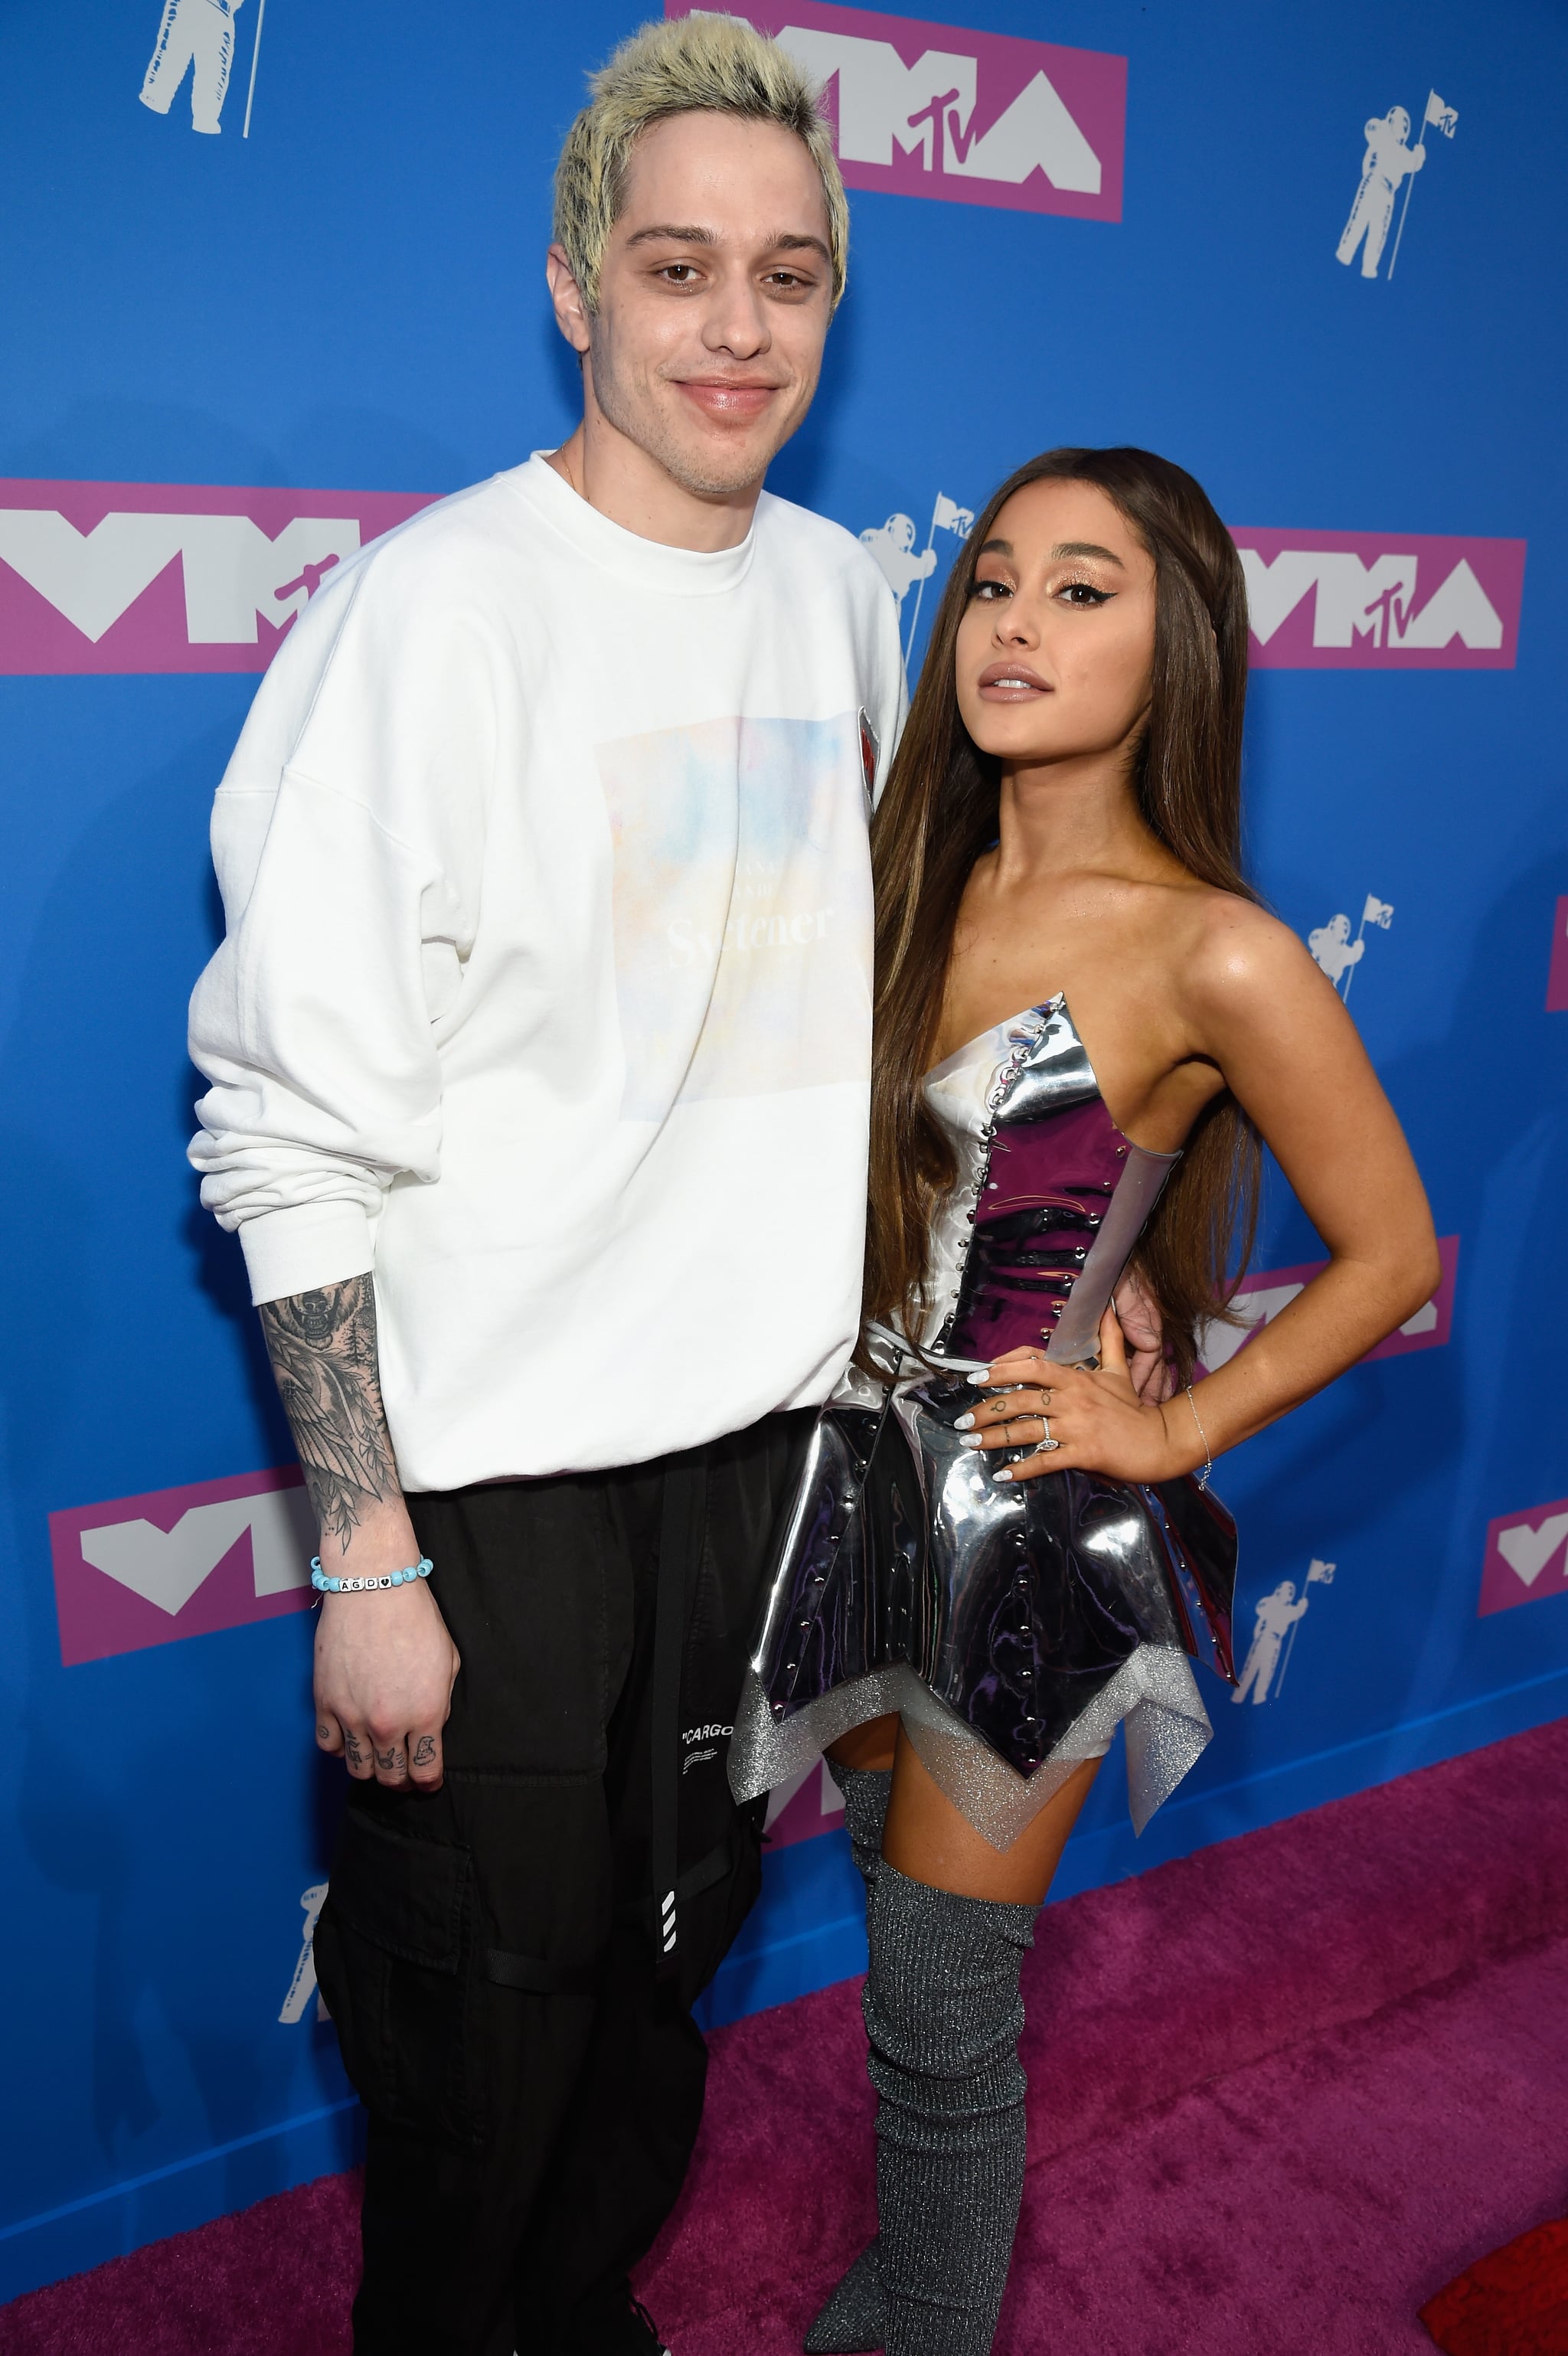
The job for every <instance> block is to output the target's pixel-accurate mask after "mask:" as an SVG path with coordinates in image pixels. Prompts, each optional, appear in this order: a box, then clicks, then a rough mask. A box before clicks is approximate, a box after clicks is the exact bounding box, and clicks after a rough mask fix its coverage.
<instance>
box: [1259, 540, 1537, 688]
mask: <svg viewBox="0 0 1568 2356" xmlns="http://www.w3.org/2000/svg"><path fill="white" fill-rule="evenodd" d="M1231 536H1232V539H1233V540H1234V541H1235V543H1236V548H1237V551H1238V552H1239V554H1240V556H1241V560H1242V570H1243V573H1245V575H1246V580H1247V609H1248V614H1249V616H1250V618H1251V622H1252V648H1251V652H1252V664H1253V669H1254V670H1326V669H1338V670H1343V669H1352V670H1377V669H1392V670H1434V669H1444V670H1511V669H1513V666H1514V661H1515V659H1516V656H1517V653H1518V648H1519V616H1520V602H1521V600H1522V598H1523V594H1524V552H1525V542H1524V541H1522V540H1449V539H1441V538H1437V537H1435V536H1433V535H1430V534H1425V533H1415V532H1410V533H1405V534H1403V536H1402V537H1401V538H1400V540H1399V541H1398V542H1397V543H1395V544H1394V545H1392V546H1391V544H1390V540H1389V538H1388V537H1387V536H1384V537H1379V536H1377V535H1376V534H1373V533H1370V532H1345V531H1338V532H1335V531H1275V530H1270V531H1255V530H1240V529H1233V530H1232V535H1231Z"/></svg>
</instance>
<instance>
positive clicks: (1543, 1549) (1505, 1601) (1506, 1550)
mask: <svg viewBox="0 0 1568 2356" xmlns="http://www.w3.org/2000/svg"><path fill="white" fill-rule="evenodd" d="M1543 1595H1568V1497H1554V1498H1553V1499H1552V1503H1551V1505H1531V1506H1529V1507H1527V1508H1526V1510H1525V1511H1524V1512H1523V1513H1519V1514H1504V1515H1500V1516H1499V1519H1498V1520H1497V1521H1495V1522H1488V1525H1487V1553H1486V1560H1485V1562H1484V1564H1483V1565H1482V1569H1481V1600H1480V1602H1479V1603H1478V1604H1477V1607H1476V1608H1477V1612H1480V1613H1481V1614H1482V1615H1483V1616H1484V1615H1485V1614H1486V1613H1488V1612H1508V1611H1511V1610H1512V1608H1513V1606H1514V1605H1515V1604H1516V1603H1539V1602H1540V1601H1541V1597H1542V1596H1543Z"/></svg>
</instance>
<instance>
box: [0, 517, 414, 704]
mask: <svg viewBox="0 0 1568 2356" xmlns="http://www.w3.org/2000/svg"><path fill="white" fill-rule="evenodd" d="M429 504H430V501H429V499H428V498H427V497H425V496H424V495H422V494H419V493H404V492H396V493H390V492H383V491H290V490H282V491H280V490H277V489H275V488H274V489H269V490H230V489H228V488H223V487H212V486H210V485H189V484H152V483H52V482H15V481H13V482H5V481H0V672H9V673H13V674H15V673H28V674H33V675H37V674H39V673H45V672H64V671H69V672H81V671H195V670H208V671H211V670H229V671H233V670H239V671H261V670H265V669H266V668H267V665H268V663H269V662H270V661H271V660H272V655H273V653H274V652H275V651H276V649H277V648H278V646H279V644H280V643H281V641H282V638H283V632H284V631H285V630H286V629H287V628H288V626H289V625H290V624H291V623H292V622H293V620H294V619H295V618H296V616H298V615H300V614H302V613H303V612H304V608H305V606H306V605H307V604H308V603H309V601H310V599H311V598H312V597H314V596H315V593H316V591H317V590H318V589H319V588H320V586H321V584H322V582H323V581H324V580H325V579H327V578H328V577H329V576H330V575H331V573H333V572H334V571H335V569H336V567H337V566H338V565H340V564H342V563H344V562H347V559H348V558H349V557H351V556H352V555H353V554H354V553H355V552H356V551H357V549H359V548H360V547H361V546H362V545H363V544H364V542H365V541H368V540H374V539H376V538H378V537H379V534H380V533H382V532H384V531H388V530H390V529H391V527H392V526H393V525H394V524H399V523H402V522H403V521H405V520H406V519H407V518H408V517H409V516H411V515H414V514H417V512H418V511H419V509H421V507H427V506H428V505H429Z"/></svg>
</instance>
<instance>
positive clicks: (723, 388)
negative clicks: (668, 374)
mask: <svg viewBox="0 0 1568 2356" xmlns="http://www.w3.org/2000/svg"><path fill="white" fill-rule="evenodd" d="M680 389H681V391H682V392H684V393H685V395H686V397H687V399H688V401H690V402H695V403H696V405H697V407H698V408H699V409H700V410H703V411H704V412H706V413H707V415H708V416H709V417H717V418H723V417H733V418H750V417H760V416H761V414H762V412H763V410H764V409H765V408H766V407H767V405H768V403H769V402H770V401H772V399H773V395H774V394H775V393H776V392H777V391H779V390H780V388H779V387H778V386H777V385H776V384H725V383H722V382H720V383H704V382H703V381H702V380H701V379H700V378H694V377H684V378H682V379H681V380H680Z"/></svg>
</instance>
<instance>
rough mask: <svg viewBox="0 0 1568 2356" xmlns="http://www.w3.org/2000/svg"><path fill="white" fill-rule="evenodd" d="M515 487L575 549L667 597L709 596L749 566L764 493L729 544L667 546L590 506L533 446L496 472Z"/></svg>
mask: <svg viewBox="0 0 1568 2356" xmlns="http://www.w3.org/2000/svg"><path fill="white" fill-rule="evenodd" d="M501 479H502V480H503V481H505V482H508V483H510V484H511V485H512V486H513V487H515V488H516V489H517V490H518V491H520V492H521V493H522V495H523V497H524V498H526V499H527V500H528V503H529V505H530V506H531V507H533V508H534V509H537V510H538V512H539V514H540V515H541V516H543V518H544V519H545V520H546V522H547V523H549V524H551V525H552V526H553V527H554V528H555V530H557V531H559V532H560V534H561V536H562V538H563V539H565V540H568V541H571V545H572V546H573V547H574V548H575V549H576V550H577V551H578V552H579V553H580V554H581V555H583V556H586V557H589V558H590V559H592V562H595V563H597V564H602V565H603V566H604V567H605V569H606V571H608V572H611V573H619V574H620V576H621V578H622V579H623V580H625V581H629V582H631V583H633V584H635V586H636V587H637V588H640V589H651V590H656V591H657V592H658V594H660V595H661V596H667V597H715V596H721V595H722V594H724V593H725V592H726V591H727V590H731V589H735V588H738V587H739V586H740V584H741V582H742V581H744V579H745V578H746V575H747V573H749V572H750V571H751V569H752V556H753V554H754V553H755V550H756V544H757V512H760V510H761V508H762V504H763V499H765V498H766V497H767V493H766V492H765V491H763V493H761V494H760V496H759V498H758V500H757V511H754V512H753V514H752V528H751V530H750V531H748V532H747V534H746V537H745V539H744V540H742V541H737V542H736V544H735V546H734V547H733V548H719V549H712V550H709V549H698V548H670V547H667V545H666V543H665V542H664V541H658V540H645V539H644V538H643V537H642V535H641V534H640V533H639V532H635V531H628V530H626V528H625V526H624V524H619V523H615V522H613V520H612V519H611V518H610V517H609V516H607V515H602V514H601V513H600V511H599V509H597V508H595V507H591V506H590V505H589V503H588V501H587V500H586V499H585V498H582V496H581V493H580V492H577V491H574V490H573V489H572V487H571V484H570V483H569V482H568V481H567V480H566V477H564V476H563V475H560V474H558V473H557V472H556V469H555V468H554V467H553V466H551V465H550V463H549V454H548V453H547V452H545V451H543V450H535V451H534V452H532V454H531V455H529V456H528V458H527V459H526V460H525V462H524V463H523V465H522V466H514V467H513V468H512V469H511V471H510V473H509V474H507V475H505V476H503V477H502V478H501Z"/></svg>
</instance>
